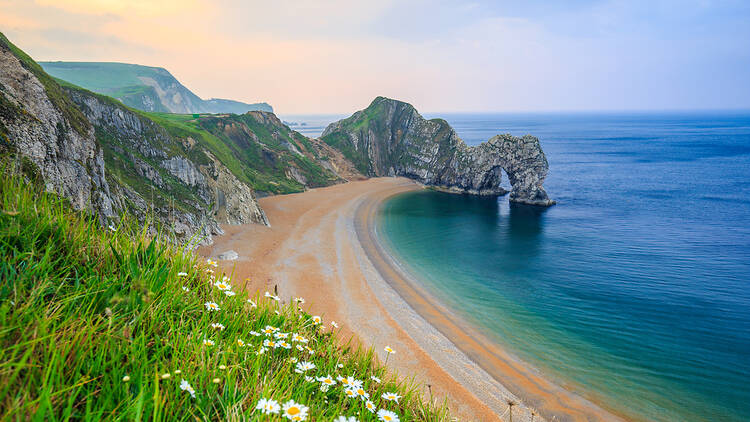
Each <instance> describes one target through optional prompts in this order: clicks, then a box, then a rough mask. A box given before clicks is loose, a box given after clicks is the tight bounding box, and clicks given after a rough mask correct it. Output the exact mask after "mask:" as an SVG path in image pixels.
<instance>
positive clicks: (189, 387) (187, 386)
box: [180, 379, 195, 398]
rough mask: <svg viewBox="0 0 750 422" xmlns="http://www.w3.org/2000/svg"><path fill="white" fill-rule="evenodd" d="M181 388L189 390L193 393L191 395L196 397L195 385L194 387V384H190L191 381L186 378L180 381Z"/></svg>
mask: <svg viewBox="0 0 750 422" xmlns="http://www.w3.org/2000/svg"><path fill="white" fill-rule="evenodd" d="M180 390H182V391H187V392H188V393H190V395H191V396H192V397H193V398H195V390H193V387H192V386H191V385H190V383H189V382H187V380H186V379H183V380H182V381H181V382H180Z"/></svg>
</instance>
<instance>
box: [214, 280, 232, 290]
mask: <svg viewBox="0 0 750 422" xmlns="http://www.w3.org/2000/svg"><path fill="white" fill-rule="evenodd" d="M214 286H216V288H217V289H219V290H222V291H224V290H229V289H231V288H232V286H231V285H229V283H226V282H224V281H217V282H216V283H214Z"/></svg>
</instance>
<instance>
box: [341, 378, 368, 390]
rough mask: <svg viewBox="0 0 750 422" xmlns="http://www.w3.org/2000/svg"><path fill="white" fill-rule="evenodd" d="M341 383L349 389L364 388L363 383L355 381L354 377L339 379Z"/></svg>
mask: <svg viewBox="0 0 750 422" xmlns="http://www.w3.org/2000/svg"><path fill="white" fill-rule="evenodd" d="M336 379H338V380H339V382H340V383H341V384H342V385H344V386H346V387H348V388H359V387H361V386H362V381H360V380H358V379H355V378H354V377H346V378H344V377H337V378H336Z"/></svg>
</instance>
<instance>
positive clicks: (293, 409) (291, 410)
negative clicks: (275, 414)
mask: <svg viewBox="0 0 750 422" xmlns="http://www.w3.org/2000/svg"><path fill="white" fill-rule="evenodd" d="M286 413H289V414H290V415H296V414H298V413H299V408H298V407H294V406H292V407H290V408H289V410H287V411H286Z"/></svg>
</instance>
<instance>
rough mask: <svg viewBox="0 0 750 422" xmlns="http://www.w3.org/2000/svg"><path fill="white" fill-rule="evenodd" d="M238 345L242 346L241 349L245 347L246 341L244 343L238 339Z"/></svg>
mask: <svg viewBox="0 0 750 422" xmlns="http://www.w3.org/2000/svg"><path fill="white" fill-rule="evenodd" d="M237 345H238V346H240V347H245V342H244V341H242V339H239V338H238V339H237Z"/></svg>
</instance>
